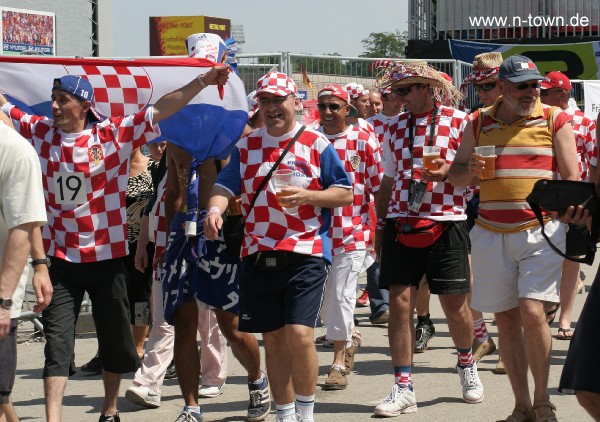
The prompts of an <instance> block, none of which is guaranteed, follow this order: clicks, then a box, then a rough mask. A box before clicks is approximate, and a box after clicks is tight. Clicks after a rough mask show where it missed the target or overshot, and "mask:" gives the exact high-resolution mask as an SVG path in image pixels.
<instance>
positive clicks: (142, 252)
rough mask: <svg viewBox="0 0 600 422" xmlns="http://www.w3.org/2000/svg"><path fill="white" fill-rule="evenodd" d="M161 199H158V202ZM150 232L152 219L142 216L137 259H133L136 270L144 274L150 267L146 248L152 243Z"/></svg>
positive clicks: (136, 251) (136, 252)
mask: <svg viewBox="0 0 600 422" xmlns="http://www.w3.org/2000/svg"><path fill="white" fill-rule="evenodd" d="M158 200H159V199H158V198H157V201H158ZM149 232H150V218H149V217H148V216H147V215H144V216H142V222H141V223H140V234H139V235H138V241H137V248H136V250H135V257H134V259H133V262H134V265H135V268H136V269H137V270H138V271H140V272H142V273H143V272H144V270H145V269H146V267H147V266H148V252H147V251H146V247H147V246H148V242H150V237H149V236H148V233H149Z"/></svg>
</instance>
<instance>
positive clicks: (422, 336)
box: [415, 318, 435, 353]
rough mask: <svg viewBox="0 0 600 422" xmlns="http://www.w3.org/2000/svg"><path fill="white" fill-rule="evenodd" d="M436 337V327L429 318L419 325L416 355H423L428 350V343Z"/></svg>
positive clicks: (421, 321) (420, 321)
mask: <svg viewBox="0 0 600 422" xmlns="http://www.w3.org/2000/svg"><path fill="white" fill-rule="evenodd" d="M434 335H435V327H434V326H433V322H431V320H430V319H429V318H427V319H425V320H421V319H420V318H419V322H418V323H417V328H416V341H415V353H423V352H424V351H425V350H427V342H428V341H429V339H431V337H433V336H434Z"/></svg>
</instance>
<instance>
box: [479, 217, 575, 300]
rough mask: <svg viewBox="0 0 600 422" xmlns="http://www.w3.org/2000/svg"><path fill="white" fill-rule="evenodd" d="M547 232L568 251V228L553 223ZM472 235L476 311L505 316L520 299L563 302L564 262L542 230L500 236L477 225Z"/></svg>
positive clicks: (547, 228)
mask: <svg viewBox="0 0 600 422" xmlns="http://www.w3.org/2000/svg"><path fill="white" fill-rule="evenodd" d="M545 230H546V234H547V235H548V237H549V238H550V239H551V240H552V243H554V245H556V247H557V248H558V249H560V250H562V251H564V250H565V228H564V224H562V223H560V222H559V221H557V220H552V221H550V222H548V223H547V224H546V226H545ZM470 235H471V257H472V270H473V293H472V297H471V307H472V308H473V309H475V310H478V311H482V312H503V311H507V310H509V309H513V308H516V307H518V306H519V298H528V299H537V300H542V301H548V302H558V301H559V295H558V292H559V289H560V278H561V273H562V264H563V261H564V259H563V258H562V257H561V256H560V255H558V254H557V253H556V252H554V251H553V250H552V249H550V246H549V245H548V243H547V242H546V239H544V237H543V236H542V230H541V227H535V228H532V229H528V230H525V231H521V232H517V233H497V232H493V231H491V230H487V229H484V228H482V227H480V226H478V225H475V227H473V229H472V230H471V233H470Z"/></svg>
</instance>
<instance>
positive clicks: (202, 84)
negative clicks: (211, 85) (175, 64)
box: [196, 73, 208, 89]
mask: <svg viewBox="0 0 600 422" xmlns="http://www.w3.org/2000/svg"><path fill="white" fill-rule="evenodd" d="M204 75H206V73H203V74H202V75H198V76H196V79H197V80H198V82H199V83H200V89H204V88H206V87H207V86H208V84H207V83H206V82H204Z"/></svg>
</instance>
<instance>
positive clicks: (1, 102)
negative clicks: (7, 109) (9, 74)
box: [0, 92, 9, 107]
mask: <svg viewBox="0 0 600 422" xmlns="http://www.w3.org/2000/svg"><path fill="white" fill-rule="evenodd" d="M8 102H9V101H8V100H7V99H6V97H5V96H4V94H3V93H1V92H0V107H2V106H3V105H4V104H6V103H8Z"/></svg>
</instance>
